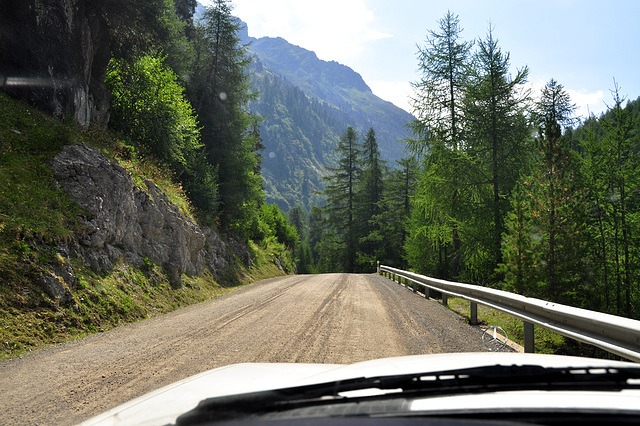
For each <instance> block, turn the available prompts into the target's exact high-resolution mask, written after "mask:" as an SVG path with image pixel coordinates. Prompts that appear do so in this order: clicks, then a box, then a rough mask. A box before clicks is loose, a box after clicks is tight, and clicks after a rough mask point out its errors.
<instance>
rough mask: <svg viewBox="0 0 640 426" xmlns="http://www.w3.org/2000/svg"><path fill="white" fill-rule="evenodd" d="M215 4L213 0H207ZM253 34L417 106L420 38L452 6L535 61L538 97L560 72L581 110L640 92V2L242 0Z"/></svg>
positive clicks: (520, 62) (521, 58) (519, 60)
mask: <svg viewBox="0 0 640 426" xmlns="http://www.w3.org/2000/svg"><path fill="white" fill-rule="evenodd" d="M203 3H204V4H207V2H206V1H205V2H203ZM233 5H234V14H235V15H236V16H238V17H239V18H241V19H242V20H244V21H245V22H247V25H248V27H249V34H250V35H251V36H253V37H263V36H270V37H278V36H279V37H283V38H285V39H286V40H288V41H289V42H291V43H293V44H296V45H298V46H301V47H304V48H306V49H309V50H313V51H315V52H316V53H317V54H318V56H319V57H320V58H321V59H324V60H335V61H338V62H340V63H343V64H345V65H348V66H349V67H351V68H353V69H354V70H355V71H356V72H358V73H360V74H361V75H362V76H363V78H364V80H365V81H366V82H367V84H369V86H370V87H371V88H372V90H373V92H374V93H375V94H377V95H378V96H380V97H381V98H383V99H385V100H388V101H391V102H393V103H394V104H396V105H398V106H400V107H402V108H405V109H407V110H409V111H410V106H409V103H408V96H409V95H410V94H411V88H410V82H415V81H417V80H418V79H419V78H420V74H419V73H418V61H417V56H416V52H417V50H418V48H417V45H420V46H424V45H425V39H426V35H427V31H428V30H437V29H438V20H439V19H441V18H442V17H443V16H444V15H445V14H446V12H447V10H451V11H452V12H453V13H454V14H457V15H458V16H459V18H460V24H461V26H462V28H464V31H463V32H462V37H463V38H464V39H466V40H474V39H478V38H483V37H485V35H486V33H487V30H488V28H489V24H490V23H491V25H492V26H493V28H494V29H493V35H494V37H495V38H497V39H498V40H499V46H500V47H501V49H502V50H503V52H509V53H510V55H511V66H512V69H513V71H515V69H516V68H521V67H523V66H525V65H526V66H528V67H529V71H530V74H529V81H530V84H531V86H532V87H533V89H534V94H535V95H538V94H539V90H540V88H542V87H543V86H544V84H545V83H546V82H548V81H549V80H550V79H551V78H555V79H556V80H557V81H558V82H559V83H560V84H562V85H563V86H564V87H565V89H566V90H567V92H568V93H569V94H570V95H571V98H572V100H573V102H574V103H575V104H576V106H577V107H578V108H579V109H578V114H579V115H583V116H584V115H586V114H587V111H588V110H589V111H591V112H592V113H596V114H599V113H601V112H602V111H604V110H605V109H606V105H607V104H609V105H611V104H612V101H611V99H612V98H611V92H610V90H611V89H613V88H614V81H613V80H614V78H615V80H616V81H617V83H618V85H619V87H620V92H621V94H622V95H623V96H625V97H626V98H627V99H629V100H633V99H636V98H638V97H639V96H640V54H639V52H640V25H639V22H638V21H639V20H640V1H639V0H606V1H605V0H600V1H595V0H554V1H547V0H536V1H518V0H510V1H507V0H475V1H474V0H456V1H442V0H441V1H432V0H426V1H425V0H422V1H420V0H414V1H412V0H394V1H389V0H323V1H306V0H304V1H301V0H269V1H265V0H233Z"/></svg>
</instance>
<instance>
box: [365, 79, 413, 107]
mask: <svg viewBox="0 0 640 426" xmlns="http://www.w3.org/2000/svg"><path fill="white" fill-rule="evenodd" d="M368 84H369V87H371V90H372V91H373V93H374V94H375V95H376V96H378V97H379V98H382V99H384V100H386V101H389V102H391V103H392V104H394V105H395V106H397V107H399V108H402V109H404V110H405V111H407V112H411V105H410V102H409V98H410V96H411V94H412V93H413V89H412V87H411V83H410V82H408V81H382V80H374V81H370V82H368Z"/></svg>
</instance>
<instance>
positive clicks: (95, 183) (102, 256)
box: [0, 92, 293, 359]
mask: <svg viewBox="0 0 640 426" xmlns="http://www.w3.org/2000/svg"><path fill="white" fill-rule="evenodd" d="M131 154H132V151H131V148H130V147H128V146H126V145H125V144H124V143H123V142H122V141H121V140H119V139H118V138H116V137H114V136H113V135H112V134H111V133H109V132H107V131H105V130H104V128H101V127H92V128H88V129H80V128H78V127H77V126H76V125H75V124H74V123H73V122H72V121H71V120H69V121H67V122H60V121H58V120H56V119H54V118H52V117H50V116H49V115H47V114H45V113H43V112H41V111H38V110H36V109H34V108H32V107H29V106H27V105H26V104H25V103H24V102H21V101H18V100H15V99H12V98H11V97H9V96H7V95H6V94H5V93H3V92H0V359H3V358H9V357H12V356H15V355H19V354H21V353H23V352H25V351H29V350H32V349H35V348H38V347H41V346H43V345H46V344H51V343H57V342H62V341H65V340H68V339H72V338H77V337H78V336H83V335H86V334H89V333H94V332H98V331H104V330H108V329H111V328H113V327H117V326H120V325H123V324H127V323H130V322H135V321H140V320H142V319H145V318H150V317H155V316H158V315H161V314H163V313H166V312H170V311H173V310H175V309H177V308H180V307H183V306H187V305H190V304H193V303H198V302H201V301H204V300H208V299H211V298H213V297H217V296H220V295H222V294H225V293H227V292H229V291H230V290H231V289H232V288H234V287H235V286H237V285H239V284H240V283H242V282H246V281H250V280H252V279H261V278H264V277H271V276H277V275H283V274H284V271H283V270H282V268H283V267H284V268H289V269H292V268H293V266H292V264H291V261H290V260H288V259H289V258H290V256H289V255H288V254H286V253H284V252H282V251H277V249H276V251H274V250H273V247H271V246H269V245H262V246H258V245H256V244H253V243H249V250H250V251H247V248H245V247H244V246H243V245H242V244H239V243H237V242H233V241H231V240H230V239H228V238H227V237H226V236H224V235H220V234H218V233H217V232H215V231H214V230H212V229H209V228H207V227H206V226H204V225H202V224H201V223H198V222H196V221H195V220H194V214H193V213H194V212H193V209H192V207H191V205H190V203H189V201H188V200H187V197H186V195H185V193H184V191H183V190H182V187H181V186H180V185H179V184H176V182H175V181H174V180H173V176H172V175H171V174H170V173H167V171H166V170H163V169H162V168H159V167H157V166H156V165H155V164H154V163H153V162H152V161H149V160H148V159H145V158H141V157H138V156H135V155H131ZM196 219H197V218H196ZM188 228H189V229H190V231H189V229H188ZM163 236H164V237H163ZM205 239H206V241H205ZM197 240H200V242H199V243H198V241H197ZM194 255H195V257H194ZM247 256H248V257H249V258H250V260H248V259H247ZM185 260H186V262H184V261H185ZM194 261H195V262H196V263H197V264H198V265H196V263H193V262H194ZM189 264H190V265H189ZM248 264H251V266H252V267H251V268H249V267H248V266H247V265H248ZM193 266H196V268H193ZM189 269H191V270H189Z"/></svg>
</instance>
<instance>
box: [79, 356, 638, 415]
mask: <svg viewBox="0 0 640 426" xmlns="http://www.w3.org/2000/svg"><path fill="white" fill-rule="evenodd" d="M496 364H501V365H541V366H544V367H595V368H599V367H615V366H620V367H622V366H627V367H628V366H635V367H638V365H637V364H633V363H626V362H616V361H609V360H599V359H591V358H577V357H564V356H556V355H540V354H519V353H484V352H482V353H457V354H437V355H416V356H407V357H397V358H385V359H377V360H371V361H364V362H360V363H356V364H351V365H339V364H275V363H274V364H258V363H256V364H234V365H229V366H225V367H220V368H216V369H213V370H209V371H205V372H203V373H200V374H197V375H195V376H192V377H189V378H186V379H184V380H181V381H179V382H176V383H173V384H171V385H168V386H165V387H163V388H160V389H158V390H155V391H153V392H150V393H148V394H146V395H143V396H141V397H139V398H136V399H134V400H132V401H129V402H127V403H125V404H123V405H120V406H118V407H115V408H113V409H111V410H109V411H107V412H105V413H103V414H101V415H99V416H97V417H94V418H91V419H89V420H87V421H85V422H83V423H81V425H83V426H87V425H100V426H107V425H166V424H174V423H175V421H176V419H177V417H178V416H179V415H181V414H183V413H185V412H187V411H189V410H191V409H193V408H195V407H196V406H197V405H198V402H199V401H201V400H203V399H206V398H211V397H218V396H225V395H233V394H240V393H248V392H255V391H263V390H270V389H278V388H286V387H293V386H302V385H309V384H315V383H326V382H333V381H338V380H345V379H351V378H359V377H376V376H386V375H396V374H411V373H423V372H424V373H426V372H431V371H443V370H452V369H461V368H471V367H478V366H490V365H496ZM516 394H517V393H514V398H516V399H514V401H515V400H517V401H520V402H522V401H523V400H524V399H523V398H522V397H523V395H522V393H520V394H517V396H516ZM538 394H540V392H538ZM535 395H536V393H530V397H531V398H530V399H529V401H533V400H534V399H535ZM554 395H555V393H554ZM599 395H600V396H599V397H597V398H601V397H602V394H599ZM617 395H618V396H619V395H620V394H617ZM574 396H575V394H574ZM613 396H614V397H615V396H616V395H613ZM476 397H477V396H474V395H471V396H467V397H466V398H467V399H469V401H467V403H469V404H471V403H472V400H473V399H474V398H475V400H476V401H477V403H478V404H479V406H480V407H482V406H484V407H487V405H486V404H487V401H490V397H489V399H486V400H485V399H480V398H476ZM505 397H507V399H508V400H510V398H508V395H505ZM631 397H632V398H633V399H632V400H629V401H633V402H637V401H638V397H639V395H638V392H633V393H632V395H628V396H627V398H631ZM483 398H487V397H486V396H485V397H483ZM501 398H502V394H501ZM449 399H452V400H453V399H455V400H456V401H457V402H453V404H454V406H455V407H456V408H459V407H461V405H460V404H461V403H462V401H461V400H460V399H459V397H450V398H449ZM539 399H540V401H543V402H541V403H544V404H547V405H548V404H549V397H548V396H545V397H544V398H539ZM615 399H616V401H618V405H621V404H622V405H624V406H626V403H625V400H626V399H625V398H619V397H618V398H615ZM611 400H612V401H613V398H611ZM438 401H439V403H438V405H439V407H440V408H444V407H446V404H441V402H446V400H445V401H443V399H442V398H440V399H439V400H438ZM501 401H502V403H505V402H506V401H505V400H504V399H502V400H501ZM419 402H420V401H417V402H416V404H419ZM574 402H576V401H575V400H574ZM465 404H466V403H463V405H462V406H465V407H466V406H467V405H465ZM507 405H508V404H507ZM634 405H637V404H632V405H631V406H632V407H633V406H634ZM418 408H419V407H416V409H418ZM618 408H620V407H618Z"/></svg>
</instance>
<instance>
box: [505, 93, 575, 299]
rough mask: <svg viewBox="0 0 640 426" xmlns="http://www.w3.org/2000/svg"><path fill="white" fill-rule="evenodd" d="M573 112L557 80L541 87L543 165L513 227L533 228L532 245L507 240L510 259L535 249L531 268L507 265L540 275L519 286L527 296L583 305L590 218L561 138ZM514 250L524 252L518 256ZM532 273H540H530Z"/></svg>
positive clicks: (537, 115)
mask: <svg viewBox="0 0 640 426" xmlns="http://www.w3.org/2000/svg"><path fill="white" fill-rule="evenodd" d="M574 110H575V106H574V105H573V104H571V100H570V98H569V95H568V94H567V92H566V91H565V90H564V88H563V87H562V85H561V84H559V83H558V82H557V81H555V80H551V81H550V82H549V83H547V85H546V86H545V87H544V88H543V89H542V94H541V98H540V100H539V101H538V102H537V105H536V108H535V110H534V119H535V122H536V124H537V126H538V130H539V137H538V139H537V144H538V148H539V151H540V156H539V161H538V164H537V166H536V167H535V168H534V171H533V173H532V174H531V175H530V176H528V177H526V179H524V181H523V185H522V186H521V188H520V191H519V192H520V193H519V194H516V196H515V198H514V201H513V202H514V203H516V204H514V208H515V213H516V216H515V220H516V223H513V220H514V216H512V217H511V221H512V223H510V224H509V225H508V228H510V230H511V232H519V233H521V232H524V231H523V229H527V227H530V229H531V232H532V237H531V240H532V244H531V245H530V246H529V247H519V246H517V247H516V246H513V245H511V246H510V244H513V243H514V242H518V243H521V242H522V239H521V238H520V237H519V236H518V235H511V236H509V237H507V238H505V243H504V244H503V254H504V255H505V261H509V262H513V261H514V260H516V261H520V260H523V259H524V257H523V254H522V253H523V250H531V253H530V255H528V256H527V259H528V261H529V262H530V263H529V264H524V265H517V264H506V265H505V267H506V268H513V269H515V270H520V271H528V273H529V274H530V276H535V277H537V278H536V279H537V282H536V283H531V282H529V286H528V288H527V286H526V285H524V284H523V283H522V281H521V282H516V283H515V286H516V287H517V288H518V287H520V286H523V285H524V287H525V288H523V289H522V291H523V292H524V293H525V294H529V295H535V296H537V297H542V298H547V299H551V300H555V301H560V302H564V303H576V304H579V303H580V301H579V299H580V298H581V297H582V295H581V294H580V293H579V292H578V291H577V290H578V287H579V286H578V284H579V283H580V282H581V281H582V280H583V278H584V277H583V274H584V272H585V270H586V269H585V267H584V265H583V263H582V260H583V255H582V253H584V246H583V244H584V229H583V228H584V222H585V217H584V214H583V212H584V210H583V209H582V208H581V207H582V203H581V191H580V189H579V187H578V186H577V185H576V183H577V180H576V165H575V162H574V160H573V154H572V150H571V146H570V142H571V141H570V138H568V137H563V134H562V129H563V126H567V125H569V124H571V123H573V111H574ZM518 203H524V205H517V204H518ZM521 215H528V216H525V217H522V216H521ZM514 252H516V253H519V254H518V255H517V257H514V255H513V253H514ZM531 269H533V270H535V273H530V272H531ZM529 280H531V278H529Z"/></svg>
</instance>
